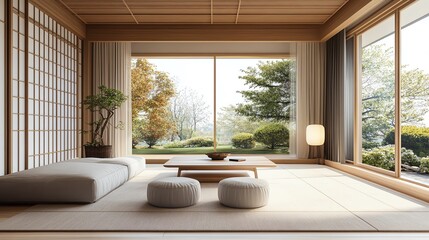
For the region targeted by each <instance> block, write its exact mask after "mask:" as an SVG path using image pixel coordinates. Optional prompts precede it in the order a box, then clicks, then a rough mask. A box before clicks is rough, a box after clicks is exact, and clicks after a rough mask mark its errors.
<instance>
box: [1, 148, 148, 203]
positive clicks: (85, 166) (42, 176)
mask: <svg viewBox="0 0 429 240" xmlns="http://www.w3.org/2000/svg"><path fill="white" fill-rule="evenodd" d="M145 164H146V163H145V159H144V158H142V157H134V156H133V157H120V158H81V159H74V160H68V161H64V162H59V163H54V164H50V165H47V166H42V167H38V168H33V169H29V170H25V171H21V172H17V173H13V174H10V175H6V176H2V177H0V192H1V193H2V194H1V195H0V203H3V204H8V203H92V202H95V201H97V200H98V199H100V198H102V197H103V196H105V195H106V194H108V193H109V192H111V191H113V190H114V189H116V188H117V187H119V186H121V185H122V184H124V183H125V182H127V181H128V180H130V179H131V178H133V177H135V176H136V175H138V174H139V173H141V172H142V171H143V169H144V168H145Z"/></svg>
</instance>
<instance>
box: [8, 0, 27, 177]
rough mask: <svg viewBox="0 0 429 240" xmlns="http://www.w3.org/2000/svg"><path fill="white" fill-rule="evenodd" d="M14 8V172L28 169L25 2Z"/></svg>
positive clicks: (16, 1)
mask: <svg viewBox="0 0 429 240" xmlns="http://www.w3.org/2000/svg"><path fill="white" fill-rule="evenodd" d="M12 6H13V8H12V11H13V12H12V63H11V64H12V89H11V92H12V99H11V101H12V139H11V144H12V154H11V157H12V164H11V168H12V172H17V171H21V170H24V169H25V168H26V152H25V150H26V143H27V141H26V138H25V135H26V127H25V114H26V111H25V110H26V106H25V99H26V96H25V86H26V82H25V81H26V79H25V67H26V61H25V56H26V50H25V45H26V43H25V41H26V36H25V25H26V23H25V22H26V18H25V9H26V6H25V0H13V5H12Z"/></svg>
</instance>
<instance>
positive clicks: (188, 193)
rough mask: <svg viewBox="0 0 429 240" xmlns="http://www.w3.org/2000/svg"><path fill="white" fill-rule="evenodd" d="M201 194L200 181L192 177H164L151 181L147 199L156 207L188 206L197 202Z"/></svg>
mask: <svg viewBox="0 0 429 240" xmlns="http://www.w3.org/2000/svg"><path fill="white" fill-rule="evenodd" d="M200 196H201V186H200V182H198V181H197V180H195V179H192V178H186V177H169V178H163V179H158V180H154V181H152V182H150V183H149V185H148V187H147V200H148V202H149V203H150V204H151V205H153V206H156V207H166V208H179V207H188V206H192V205H194V204H196V203H197V202H198V200H199V199H200Z"/></svg>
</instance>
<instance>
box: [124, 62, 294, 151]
mask: <svg viewBox="0 0 429 240" xmlns="http://www.w3.org/2000/svg"><path fill="white" fill-rule="evenodd" d="M294 76H295V60H294V59H293V58H284V59H282V58H236V57H234V58H233V57H206V58H196V57H189V58H138V59H134V60H133V68H132V79H133V80H132V81H133V83H132V84H133V146H134V148H135V149H134V150H133V153H134V154H158V153H161V154H163V153H168V154H181V153H184V154H201V153H207V152H209V151H214V150H216V151H225V152H232V153H239V154H294V153H295V149H294V147H291V146H295V144H293V143H294V141H295V138H294V136H295V121H294V119H295V112H294V104H295V79H294ZM154 115H155V116H154Z"/></svg>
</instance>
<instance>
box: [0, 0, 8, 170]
mask: <svg viewBox="0 0 429 240" xmlns="http://www.w3.org/2000/svg"><path fill="white" fill-rule="evenodd" d="M5 4H6V1H5V0H0V99H1V100H0V102H1V103H2V106H0V154H1V156H0V157H1V159H2V160H0V176H2V175H4V174H5V169H6V161H5V159H6V154H5V153H6V151H5V150H6V149H5V144H6V141H5V140H6V131H5V130H6V125H5V124H6V122H5V116H6V105H5V102H6V101H5V100H6V92H5V90H6V81H5V79H6V73H5V69H6V51H5V47H6V37H7V36H6V31H5V29H6V18H5Z"/></svg>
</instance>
